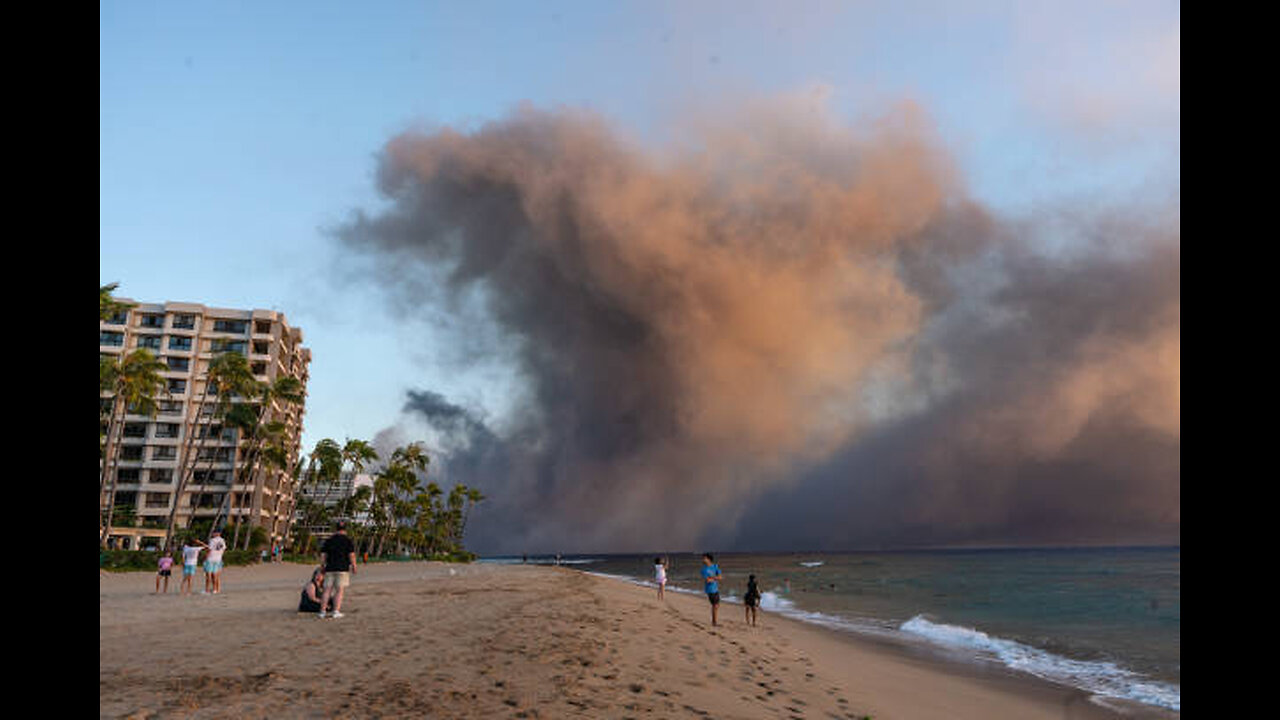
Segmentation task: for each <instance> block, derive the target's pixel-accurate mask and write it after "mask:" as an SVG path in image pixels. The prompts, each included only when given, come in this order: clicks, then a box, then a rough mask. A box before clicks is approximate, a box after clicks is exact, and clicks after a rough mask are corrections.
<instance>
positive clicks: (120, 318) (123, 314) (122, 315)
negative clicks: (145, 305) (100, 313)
mask: <svg viewBox="0 0 1280 720" xmlns="http://www.w3.org/2000/svg"><path fill="white" fill-rule="evenodd" d="M128 319H129V311H128V310H122V311H120V312H118V313H116V314H115V315H112V316H111V317H109V318H107V321H106V322H107V324H108V325H124V324H125V321H126V320H128Z"/></svg>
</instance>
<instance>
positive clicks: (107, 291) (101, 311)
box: [98, 283, 135, 322]
mask: <svg viewBox="0 0 1280 720" xmlns="http://www.w3.org/2000/svg"><path fill="white" fill-rule="evenodd" d="M118 287H120V283H110V284H107V285H103V286H101V287H99V288H98V320H100V321H103V322H105V321H107V320H110V319H111V318H113V317H115V316H116V314H118V313H121V312H124V311H125V310H128V309H129V308H132V307H134V306H135V305H134V303H130V302H123V301H121V300H116V299H115V297H113V293H115V291H116V288H118Z"/></svg>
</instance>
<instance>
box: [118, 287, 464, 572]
mask: <svg viewBox="0 0 1280 720" xmlns="http://www.w3.org/2000/svg"><path fill="white" fill-rule="evenodd" d="M117 287H118V284H117V283H112V284H109V285H104V286H101V288H100V290H99V301H100V320H103V321H106V320H108V319H110V318H112V317H114V316H116V315H117V314H119V313H123V312H127V311H128V310H129V309H130V308H131V307H133V305H132V304H130V303H125V302H122V301H119V300H117V299H115V297H114V296H113V293H114V291H115V290H116V288H117ZM167 369H168V365H167V364H166V363H164V362H162V361H161V360H160V359H158V358H157V357H156V356H155V355H154V354H152V353H151V351H150V350H148V349H147V348H136V349H134V350H133V351H131V352H128V351H126V352H122V353H120V354H119V355H114V354H113V355H102V356H101V357H100V358H99V390H100V403H99V437H98V441H99V442H98V449H99V461H100V462H101V463H102V467H101V473H100V478H99V484H98V500H99V503H98V505H99V515H98V531H99V543H100V545H101V546H102V547H104V548H105V547H106V546H107V539H108V537H109V536H110V533H111V529H112V527H113V523H115V522H116V521H117V520H120V521H121V522H120V523H118V524H119V525H128V524H132V522H133V515H134V513H133V508H132V506H125V507H121V508H120V509H119V510H118V509H117V506H116V488H117V486H118V484H119V483H118V475H119V473H118V466H119V462H118V461H119V457H120V452H121V448H122V447H123V445H124V443H123V442H122V441H123V439H124V432H125V429H126V427H127V424H126V419H127V416H128V415H135V416H137V415H142V416H146V417H149V418H155V417H156V416H157V414H158V413H159V412H160V410H161V403H162V402H166V401H168V400H169V398H170V393H169V389H168V381H167V379H166V378H165V377H164V376H163V375H161V373H162V372H164V371H165V370H167ZM202 379H203V380H204V381H205V382H204V385H203V387H202V388H201V389H200V392H199V395H198V396H197V397H196V399H195V413H196V417H197V418H204V417H208V418H209V420H210V422H209V423H208V424H207V425H201V424H199V423H194V424H193V425H192V426H191V430H190V431H189V432H184V433H182V437H181V440H180V444H179V445H180V448H181V449H180V452H178V453H177V458H178V460H179V467H178V468H177V469H176V474H175V477H174V479H175V480H176V483H177V484H176V490H175V493H174V495H173V501H172V503H171V506H170V509H169V514H168V517H167V519H166V522H165V537H164V544H163V547H171V543H172V541H173V538H174V537H175V534H176V533H178V532H183V533H185V532H188V531H190V529H191V526H192V523H193V522H194V521H195V512H194V511H195V509H196V508H195V507H193V508H192V512H191V513H190V514H189V515H188V516H187V522H186V525H185V527H182V528H179V527H176V519H177V510H178V501H179V500H180V499H181V497H182V495H183V493H184V491H185V490H186V489H187V488H188V487H189V486H190V485H192V484H193V483H194V484H202V485H203V484H207V481H208V474H209V473H210V472H212V470H213V467H214V465H215V464H216V463H222V462H225V458H224V457H220V456H219V447H218V446H217V445H216V441H217V440H218V439H225V440H237V441H238V442H237V445H238V447H239V449H240V453H239V461H238V462H233V463H232V469H231V477H229V478H228V480H227V483H226V485H227V491H226V492H224V493H221V499H220V501H219V502H218V511H217V513H216V514H215V515H214V517H213V520H212V527H217V528H221V527H222V526H223V524H224V521H226V520H227V519H229V518H231V517H233V516H235V515H236V510H237V508H236V500H237V493H235V492H233V491H232V489H233V488H234V487H235V485H236V482H235V481H236V478H249V482H248V483H246V484H250V485H252V487H253V492H252V494H251V495H250V498H251V500H250V501H251V502H254V503H257V502H259V501H260V499H261V498H262V497H263V495H262V490H263V488H264V484H265V483H266V482H269V481H270V480H271V479H272V478H281V477H282V476H283V478H284V481H286V482H290V483H292V484H293V489H294V492H293V493H292V494H291V496H290V497H291V500H290V502H289V507H288V508H285V509H284V510H285V513H284V516H285V517H286V518H288V519H289V520H288V521H289V522H290V523H291V524H292V518H293V516H294V513H295V511H298V512H300V513H301V515H302V516H303V523H302V526H300V527H292V529H293V530H294V532H293V534H292V536H291V539H292V541H293V542H292V543H290V544H291V545H292V546H293V547H294V548H295V549H297V550H300V551H303V552H306V551H309V550H310V549H311V547H312V545H313V540H314V538H312V537H311V534H310V531H309V529H308V528H313V527H317V526H320V525H327V524H329V523H332V522H334V521H336V520H338V519H343V520H347V521H348V522H349V523H350V525H349V531H348V532H349V534H351V535H352V536H353V537H354V538H355V539H356V540H357V542H359V543H360V545H361V551H362V552H368V553H370V554H373V555H382V554H383V553H384V552H385V551H388V550H393V551H395V552H399V553H402V554H403V553H407V554H411V555H416V556H428V557H434V556H440V555H446V556H452V555H457V554H465V550H464V549H463V545H462V537H463V533H464V532H465V529H466V522H467V518H468V516H469V514H470V511H471V509H472V508H473V507H474V506H475V505H476V503H479V502H480V501H481V500H483V499H484V496H483V495H482V494H481V493H480V492H479V491H478V490H475V489H473V488H467V487H466V486H464V485H460V484H459V485H455V486H454V487H453V488H452V489H451V490H450V491H449V493H448V495H445V493H444V491H443V490H441V488H440V487H439V486H438V485H437V484H436V483H434V482H425V483H424V481H423V478H424V477H425V475H426V473H427V467H428V464H429V458H428V456H427V454H426V452H425V451H424V450H423V449H422V446H421V444H420V443H410V444H409V445H407V446H405V447H401V448H397V449H396V450H395V451H393V453H392V455H391V457H390V459H389V461H388V462H386V463H382V464H381V465H379V467H378V469H377V470H376V472H375V473H374V476H373V477H374V480H373V484H372V486H362V487H358V488H355V491H354V493H352V494H350V495H349V496H346V497H342V498H339V499H338V500H337V501H336V502H333V498H332V493H333V491H334V489H335V488H336V487H337V486H338V483H339V480H340V478H341V475H342V473H343V471H344V469H345V468H347V467H348V466H349V467H350V469H351V473H352V475H353V476H354V475H355V474H358V473H360V472H363V471H364V470H365V468H366V467H369V466H370V465H371V464H372V463H376V462H378V461H379V457H378V453H377V451H376V450H374V448H373V447H372V446H371V445H370V444H369V443H368V442H366V441H364V440H347V441H346V443H345V444H343V445H339V444H338V443H337V442H335V441H333V440H332V439H329V438H325V439H323V440H321V441H319V442H318V443H316V447H315V449H314V450H313V451H312V452H311V453H310V455H309V456H301V455H299V456H298V457H297V459H296V460H295V459H294V455H295V453H296V452H297V449H298V448H297V446H296V441H295V440H291V439H290V437H289V433H288V426H287V423H286V422H285V421H284V420H282V419H281V418H282V417H283V418H287V417H288V416H289V414H290V413H293V412H295V411H296V410H297V409H299V408H300V407H301V404H302V402H303V399H304V388H303V386H302V383H301V381H299V380H298V379H297V378H294V377H291V376H281V377H279V378H277V379H276V380H274V381H271V382H263V381H260V380H258V379H256V378H255V377H254V373H253V371H252V368H251V366H250V365H249V361H248V358H246V357H245V356H244V355H243V354H241V353H239V352H234V351H231V352H224V353H220V354H217V355H215V356H214V357H213V359H212V360H211V361H210V363H209V367H208V369H207V370H206V372H205V374H204V376H203V378H202ZM178 416H179V417H180V418H181V420H180V424H181V425H182V426H184V427H185V425H186V420H187V418H188V415H187V413H186V411H185V408H183V410H182V411H181V412H180V413H178ZM294 419H295V420H296V419H298V418H297V417H296V416H295V418H294ZM210 441H214V442H215V444H214V445H213V446H212V447H210ZM202 465H203V469H204V472H205V474H206V475H205V480H203V481H201V482H195V480H196V477H197V473H199V472H200V470H201V466H202ZM273 471H283V474H282V475H281V474H279V473H275V472H273ZM304 486H310V487H313V488H317V489H318V488H324V490H323V492H322V493H320V497H319V499H302V500H299V494H300V490H301V489H302V488H303V487H304ZM311 494H312V495H313V496H314V495H315V493H311ZM275 497H276V498H279V495H278V494H277V495H276V496H275ZM277 502H278V500H277ZM259 509H260V508H258V507H256V506H254V507H252V508H251V510H252V511H253V513H252V514H253V516H254V517H255V518H256V517H258V513H257V511H258V510H259ZM273 509H274V510H276V511H279V510H281V509H282V508H279V507H277V508H273ZM117 513H119V514H120V516H117ZM233 525H234V530H233V532H231V533H230V536H229V538H228V539H229V541H230V547H232V548H237V547H240V548H243V549H250V548H251V546H255V545H258V544H260V543H262V542H265V532H264V531H263V530H261V529H258V528H242V525H244V523H239V522H237V523H233ZM224 534H225V533H224Z"/></svg>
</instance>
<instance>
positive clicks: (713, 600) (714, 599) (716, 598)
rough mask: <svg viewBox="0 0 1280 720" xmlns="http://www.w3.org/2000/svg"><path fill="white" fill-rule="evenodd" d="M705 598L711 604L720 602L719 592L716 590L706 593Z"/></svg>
mask: <svg viewBox="0 0 1280 720" xmlns="http://www.w3.org/2000/svg"><path fill="white" fill-rule="evenodd" d="M707 599H708V600H710V601H711V604H712V605H719V604H720V593H718V592H713V593H707Z"/></svg>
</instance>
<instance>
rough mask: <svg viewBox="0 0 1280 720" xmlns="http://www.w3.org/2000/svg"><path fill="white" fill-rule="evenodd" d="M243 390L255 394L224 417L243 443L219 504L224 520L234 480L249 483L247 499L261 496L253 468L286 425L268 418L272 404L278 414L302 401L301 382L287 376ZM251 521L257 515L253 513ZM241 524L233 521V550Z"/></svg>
mask: <svg viewBox="0 0 1280 720" xmlns="http://www.w3.org/2000/svg"><path fill="white" fill-rule="evenodd" d="M244 390H248V391H252V392H255V393H256V394H255V395H254V396H252V397H245V400H246V401H247V402H243V403H238V404H235V405H233V406H232V407H231V408H230V409H229V410H228V411H227V414H226V417H225V424H226V425H228V426H230V427H233V428H235V429H236V431H237V436H238V438H242V439H243V441H242V442H239V443H238V445H239V446H240V451H241V456H240V460H241V462H240V471H239V472H237V473H235V476H234V477H232V480H231V488H232V492H228V493H227V494H226V496H225V498H224V501H223V506H222V507H223V508H225V509H226V514H227V517H228V519H230V517H231V516H232V515H234V514H235V502H234V499H235V496H236V493H235V492H234V488H235V485H236V477H239V478H241V480H242V481H244V482H242V484H247V483H248V482H249V481H252V483H253V491H252V493H251V495H250V497H252V498H254V499H255V501H256V499H257V498H259V497H261V491H262V485H263V483H264V482H265V479H266V478H265V475H264V474H263V473H262V472H259V469H258V467H257V465H258V462H259V459H260V457H261V454H262V451H263V448H265V447H266V446H267V445H268V444H270V443H273V442H277V443H278V442H279V440H281V439H283V437H284V433H285V431H286V429H287V428H286V425H285V424H284V423H283V422H280V421H278V420H271V419H270V418H271V417H272V416H273V415H274V414H275V413H276V412H277V409H276V407H275V404H276V402H277V401H279V403H280V405H281V406H282V407H281V408H280V411H283V412H288V410H289V409H290V406H292V405H293V404H296V403H300V402H302V400H303V397H304V395H303V390H302V382H301V381H300V380H298V379H297V378H295V377H291V376H288V375H285V376H282V377H279V378H277V379H276V380H275V381H274V382H271V383H263V382H257V381H254V382H252V383H249V382H246V383H245V387H244ZM222 514H223V510H222V509H219V511H218V517H217V518H215V520H214V525H215V526H216V525H217V524H218V520H220V519H221V517H222ZM254 517H255V518H256V517H257V515H256V514H255V516H254ZM243 525H244V523H243V522H240V521H237V522H236V531H235V536H234V537H233V538H232V540H231V547H236V545H237V544H238V543H239V541H240V529H241V527H242V526H243ZM250 537H251V536H250V535H246V536H245V549H248V545H249V542H250Z"/></svg>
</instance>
